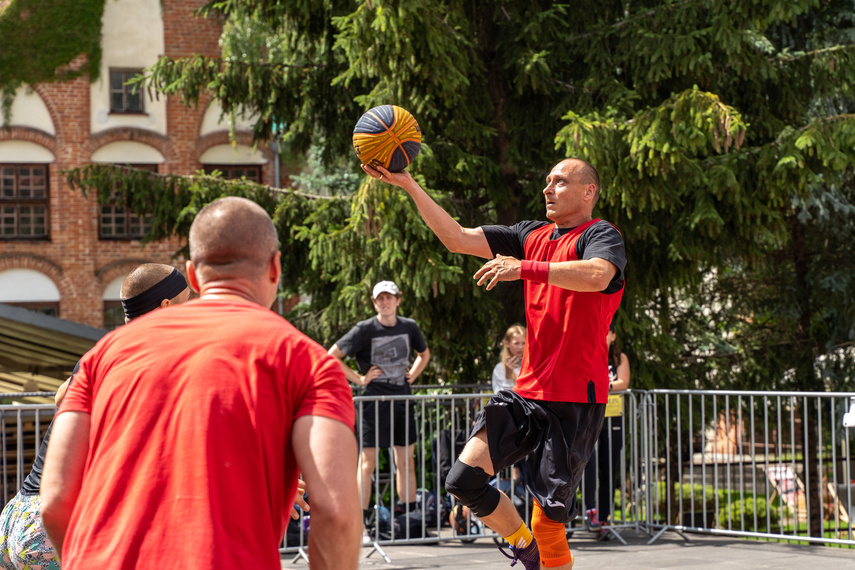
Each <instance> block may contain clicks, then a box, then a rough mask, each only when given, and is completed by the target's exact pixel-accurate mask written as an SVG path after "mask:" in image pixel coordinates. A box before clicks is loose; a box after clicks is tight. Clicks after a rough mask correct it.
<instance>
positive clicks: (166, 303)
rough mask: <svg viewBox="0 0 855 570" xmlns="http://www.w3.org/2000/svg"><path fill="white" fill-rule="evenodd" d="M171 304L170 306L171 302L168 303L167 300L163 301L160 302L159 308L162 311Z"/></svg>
mask: <svg viewBox="0 0 855 570" xmlns="http://www.w3.org/2000/svg"><path fill="white" fill-rule="evenodd" d="M171 304H172V301H170V300H169V299H164V300H163V301H161V302H160V308H161V309H162V308H164V307H168V306H169V305H171Z"/></svg>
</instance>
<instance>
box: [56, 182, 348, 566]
mask: <svg viewBox="0 0 855 570" xmlns="http://www.w3.org/2000/svg"><path fill="white" fill-rule="evenodd" d="M189 245H190V261H189V262H188V263H187V275H188V278H189V281H190V284H191V285H192V286H193V288H194V289H195V290H196V291H198V292H199V293H200V298H199V299H194V300H192V301H188V302H187V303H184V304H182V305H179V306H177V307H170V308H169V309H167V310H165V311H155V312H154V313H153V314H151V315H147V316H146V317H145V318H142V319H139V321H137V322H135V323H133V324H132V325H130V326H127V327H120V328H119V329H118V330H116V331H115V332H114V333H112V334H110V335H108V336H107V337H105V338H104V339H102V340H101V341H100V342H99V343H98V345H96V347H95V348H94V349H93V350H92V351H90V352H89V354H87V355H86V356H85V357H84V358H83V359H82V360H81V362H80V370H79V372H78V373H77V374H76V375H75V377H74V383H73V384H72V386H71V387H70V388H69V390H68V394H67V395H66V396H65V399H64V400H63V402H62V406H61V407H60V410H59V413H58V415H57V418H56V427H55V428H54V436H53V441H52V442H51V445H50V448H49V449H48V454H47V463H46V465H45V475H44V481H45V492H44V494H43V498H42V518H43V520H44V524H45V528H46V529H47V531H48V535H49V536H50V538H51V540H52V541H53V544H54V547H55V548H56V550H57V552H58V553H59V554H60V555H61V556H62V563H63V568H64V570H74V569H78V568H117V569H125V568H127V569H130V568H138V567H146V568H172V567H176V566H190V567H193V568H205V569H206V570H217V569H222V570H232V569H234V568H258V569H262V570H274V569H275V570H280V568H281V561H280V557H279V544H280V543H281V541H282V538H283V537H284V534H285V528H286V525H285V522H286V520H287V515H288V512H289V511H290V510H291V506H292V505H293V502H294V498H295V496H296V491H297V485H298V483H297V481H298V480H297V477H298V474H302V479H303V480H304V481H305V482H306V486H307V488H309V489H310V490H311V493H312V511H311V512H312V532H311V533H310V534H309V560H310V565H311V568H313V569H315V570H317V569H326V568H329V569H335V570H356V568H357V564H358V559H359V549H360V547H361V540H360V535H361V530H362V529H361V527H362V524H361V521H360V518H359V498H358V497H359V495H358V491H357V483H356V473H355V469H354V466H355V465H356V461H357V446H356V437H355V435H354V427H353V426H354V420H355V417H354V409H353V397H352V395H351V391H350V387H349V386H348V384H347V380H346V379H345V376H344V372H343V371H342V369H341V367H340V366H339V364H338V361H337V360H336V359H335V358H333V357H332V356H329V355H328V354H327V351H326V350H324V349H323V348H322V347H321V346H320V345H318V344H317V343H315V342H314V341H312V340H311V339H309V338H308V337H306V336H305V335H303V334H302V333H300V332H299V331H298V330H297V329H296V328H294V327H293V326H292V325H291V324H289V323H288V322H287V321H286V320H285V319H283V318H282V317H281V316H279V315H277V314H276V313H274V312H273V311H271V310H269V308H270V306H271V305H272V304H273V301H275V299H276V294H277V291H278V287H279V277H280V275H281V273H282V268H281V265H280V257H281V254H280V252H279V244H278V240H277V233H276V228H275V227H274V225H273V222H272V220H271V219H270V216H269V215H268V214H267V213H266V212H265V211H264V210H263V209H262V208H261V207H260V206H259V205H258V204H255V203H254V202H251V201H249V200H246V199H244V198H236V197H229V198H221V199H219V200H216V201H215V202H212V203H211V204H208V205H207V206H205V207H204V208H202V209H201V210H200V211H199V213H198V214H197V215H196V218H195V219H194V220H193V224H192V226H191V228H190V235H189ZM164 317H165V318H164ZM48 483H50V485H48Z"/></svg>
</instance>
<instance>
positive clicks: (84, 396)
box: [56, 350, 95, 415]
mask: <svg viewBox="0 0 855 570" xmlns="http://www.w3.org/2000/svg"><path fill="white" fill-rule="evenodd" d="M94 352H95V351H94V350H91V351H89V352H88V353H86V354H85V355H84V356H83V358H82V359H80V367H79V368H78V370H77V372H75V373H74V379H73V380H72V382H71V384H69V386H68V389H67V390H66V391H65V396H64V397H63V398H62V402H60V404H59V410H58V411H57V413H56V415H59V414H61V413H63V412H86V413H87V414H91V413H92V380H91V378H92V372H91V371H92V368H93V353H94Z"/></svg>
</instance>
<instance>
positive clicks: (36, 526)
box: [0, 493, 59, 570]
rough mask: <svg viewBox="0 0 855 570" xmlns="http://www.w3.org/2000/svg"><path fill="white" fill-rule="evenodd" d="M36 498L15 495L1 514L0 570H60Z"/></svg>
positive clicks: (19, 494) (38, 501)
mask: <svg viewBox="0 0 855 570" xmlns="http://www.w3.org/2000/svg"><path fill="white" fill-rule="evenodd" d="M40 504H41V501H40V500H39V496H38V495H32V496H27V495H22V494H21V493H18V494H17V495H15V498H13V499H12V500H11V501H9V504H8V505H6V508H5V509H3V513H2V514H0V568H3V569H4V570H59V562H57V560H56V555H55V554H54V551H53V544H51V541H50V539H49V538H48V537H47V533H45V528H44V527H43V526H42V518H41V517H40V516H39V505H40Z"/></svg>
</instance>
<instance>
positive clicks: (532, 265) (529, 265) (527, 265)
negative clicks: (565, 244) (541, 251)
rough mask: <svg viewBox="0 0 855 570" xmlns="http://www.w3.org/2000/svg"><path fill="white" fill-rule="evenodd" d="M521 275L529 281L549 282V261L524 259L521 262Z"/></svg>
mask: <svg viewBox="0 0 855 570" xmlns="http://www.w3.org/2000/svg"><path fill="white" fill-rule="evenodd" d="M520 277H521V278H522V279H526V280H528V281H536V282H537V283H546V284H549V262H548V261H532V260H530V259H523V260H522V261H521V262H520Z"/></svg>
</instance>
